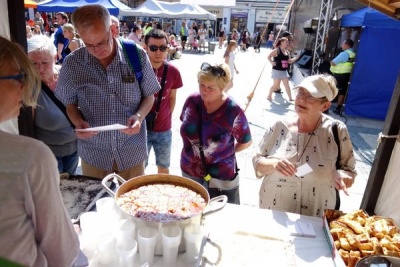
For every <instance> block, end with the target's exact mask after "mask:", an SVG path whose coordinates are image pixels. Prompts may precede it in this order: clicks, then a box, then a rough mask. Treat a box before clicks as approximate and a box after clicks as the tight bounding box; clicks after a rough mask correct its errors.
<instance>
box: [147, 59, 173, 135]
mask: <svg viewBox="0 0 400 267" xmlns="http://www.w3.org/2000/svg"><path fill="white" fill-rule="evenodd" d="M167 71H168V64H167V62H164V71H163V76H162V79H161V90H160V91H159V92H158V97H157V102H156V109H155V111H150V112H149V113H148V114H147V116H146V118H145V119H146V128H147V131H153V130H154V127H155V123H156V119H157V116H158V113H159V111H160V106H161V99H162V95H163V91H164V87H165V81H166V79H167Z"/></svg>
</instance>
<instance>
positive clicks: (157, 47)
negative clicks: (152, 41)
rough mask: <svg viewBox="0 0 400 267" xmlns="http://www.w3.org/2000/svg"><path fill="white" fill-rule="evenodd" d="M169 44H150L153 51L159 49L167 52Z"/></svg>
mask: <svg viewBox="0 0 400 267" xmlns="http://www.w3.org/2000/svg"><path fill="white" fill-rule="evenodd" d="M167 48H168V46H166V45H160V46H156V45H149V49H150V51H151V52H157V50H160V51H161V52H165V51H167Z"/></svg>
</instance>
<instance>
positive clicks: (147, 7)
mask: <svg viewBox="0 0 400 267" xmlns="http://www.w3.org/2000/svg"><path fill="white" fill-rule="evenodd" d="M120 15H123V16H136V17H142V16H143V17H161V18H174V19H184V18H188V19H203V20H216V19H217V16H216V15H214V14H212V13H210V12H208V11H207V10H205V9H204V8H202V7H200V6H199V5H196V4H181V3H179V2H172V3H169V2H162V1H156V0H147V1H146V2H144V3H143V4H142V5H140V6H139V7H137V8H134V9H130V10H122V11H121V12H120Z"/></svg>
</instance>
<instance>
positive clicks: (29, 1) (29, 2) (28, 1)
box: [24, 0, 37, 8]
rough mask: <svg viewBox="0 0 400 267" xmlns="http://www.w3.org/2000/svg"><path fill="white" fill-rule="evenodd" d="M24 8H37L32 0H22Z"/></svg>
mask: <svg viewBox="0 0 400 267" xmlns="http://www.w3.org/2000/svg"><path fill="white" fill-rule="evenodd" d="M24 5H25V8H37V3H36V2H35V1H32V0H24Z"/></svg>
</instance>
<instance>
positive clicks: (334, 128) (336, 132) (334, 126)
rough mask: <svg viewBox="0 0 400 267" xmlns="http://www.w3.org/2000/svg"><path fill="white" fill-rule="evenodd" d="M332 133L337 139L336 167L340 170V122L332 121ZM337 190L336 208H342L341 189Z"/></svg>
mask: <svg viewBox="0 0 400 267" xmlns="http://www.w3.org/2000/svg"><path fill="white" fill-rule="evenodd" d="M332 133H333V138H334V139H335V143H336V145H337V148H338V155H337V158H336V169H337V170H339V169H340V168H341V166H340V140H339V130H338V124H337V122H336V121H334V122H332ZM335 191H336V204H335V210H339V209H340V203H341V201H340V194H339V190H337V189H336V188H335Z"/></svg>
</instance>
